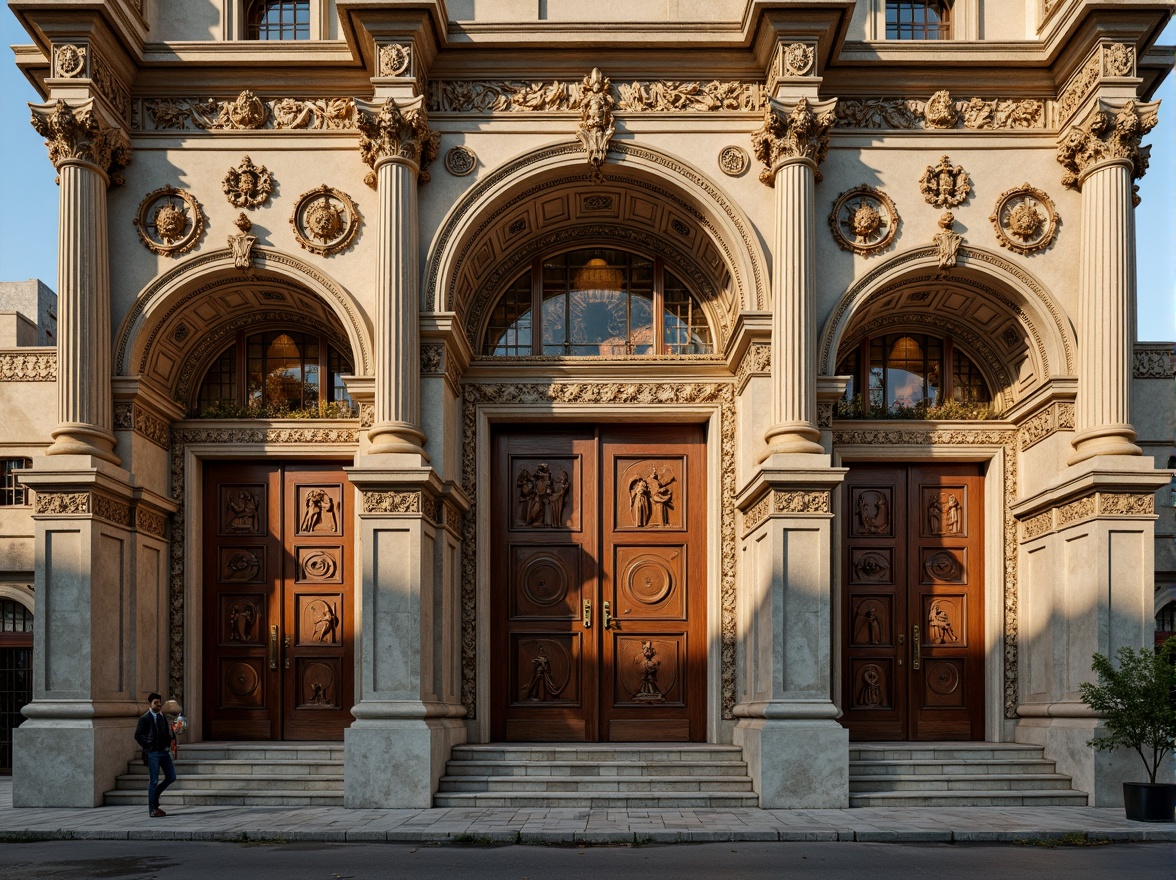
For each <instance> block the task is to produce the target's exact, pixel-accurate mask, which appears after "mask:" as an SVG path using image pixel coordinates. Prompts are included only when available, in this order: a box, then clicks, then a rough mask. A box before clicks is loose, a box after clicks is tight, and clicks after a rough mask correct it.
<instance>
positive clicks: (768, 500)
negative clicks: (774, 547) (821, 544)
mask: <svg viewBox="0 0 1176 880" xmlns="http://www.w3.org/2000/svg"><path fill="white" fill-rule="evenodd" d="M831 510H832V505H831V503H830V494H829V492H827V491H806V490H791V489H773V490H771V491H770V492H768V493H766V494H765V495H764V496H763V497H762V498H760V499H759V500H758V501H757V502H756V503H755V504H753V505H752V506H751V507H749V508H748V509H747V511H746V512H745V513H744V514H743V530H744V534H746V533H748V532H751V531H753V530H755V529H756V528H758V527H759V526H760V525H761V524H762V523H763V522H764V521H765V520H767V519H768V517H770V516H772V515H773V514H787V515H793V514H827V513H829V512H830V511H831Z"/></svg>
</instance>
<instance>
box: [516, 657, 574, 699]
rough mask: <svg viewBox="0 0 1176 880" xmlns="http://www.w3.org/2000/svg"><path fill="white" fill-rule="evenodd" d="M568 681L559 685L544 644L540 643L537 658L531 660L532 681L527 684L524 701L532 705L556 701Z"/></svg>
mask: <svg viewBox="0 0 1176 880" xmlns="http://www.w3.org/2000/svg"><path fill="white" fill-rule="evenodd" d="M566 684H567V680H566V679H565V680H564V683H563V684H557V683H556V681H555V677H554V676H553V675H552V673H551V658H550V657H548V656H547V652H546V651H545V650H544V649H543V642H538V643H537V646H536V648H535V656H534V657H532V658H531V680H530V681H529V682H527V685H526V692H525V693H524V695H523V696H524V699H527V700H530V701H531V702H532V703H536V702H544V701H546V700H554V699H555V698H556V697H558V696H559V695H560V693H561V692H562V691H563V689H564V686H565V685H566Z"/></svg>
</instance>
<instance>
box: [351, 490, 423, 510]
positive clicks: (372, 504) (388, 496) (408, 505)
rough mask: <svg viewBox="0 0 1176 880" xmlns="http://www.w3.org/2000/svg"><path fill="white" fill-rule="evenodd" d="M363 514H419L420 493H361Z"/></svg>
mask: <svg viewBox="0 0 1176 880" xmlns="http://www.w3.org/2000/svg"><path fill="white" fill-rule="evenodd" d="M362 495H363V507H362V510H363V512H364V513H420V512H421V492H420V491H419V490H418V491H413V492H394V491H393V492H363V493H362Z"/></svg>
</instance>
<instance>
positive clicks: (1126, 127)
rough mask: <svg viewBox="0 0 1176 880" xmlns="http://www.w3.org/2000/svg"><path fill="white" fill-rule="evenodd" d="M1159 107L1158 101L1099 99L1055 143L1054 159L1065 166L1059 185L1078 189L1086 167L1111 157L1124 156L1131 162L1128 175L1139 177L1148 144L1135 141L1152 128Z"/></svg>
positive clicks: (1112, 158) (1144, 161)
mask: <svg viewBox="0 0 1176 880" xmlns="http://www.w3.org/2000/svg"><path fill="white" fill-rule="evenodd" d="M1159 107H1160V102H1159V101H1155V102H1153V103H1151V104H1137V103H1135V102H1134V101H1128V102H1127V103H1126V104H1123V105H1121V106H1120V105H1115V104H1112V103H1110V102H1108V101H1101V102H1099V107H1098V109H1097V110H1096V111H1095V112H1094V113H1092V114H1091V115H1090V116H1089V117H1088V118H1087V119H1086V120H1085V121H1084V122H1082V123H1080V124H1078V125H1075V126H1073V127H1071V128H1070V130H1069V131H1067V132H1066V133H1065V135H1063V137H1062V141H1061V143H1060V144H1058V162H1060V163H1061V165H1062V167H1063V168H1065V169H1066V174H1065V176H1064V177H1063V178H1062V183H1063V185H1065V186H1068V187H1070V188H1071V189H1078V188H1079V186H1080V185H1081V182H1082V176H1083V175H1084V174H1085V173H1086V171H1087V170H1088V169H1089V168H1092V167H1093V166H1095V165H1097V164H1099V163H1101V162H1108V161H1111V160H1114V159H1126V160H1127V161H1128V162H1130V163H1131V176H1132V177H1133V178H1136V179H1138V178H1140V177H1143V175H1144V174H1145V173H1147V160H1148V153H1149V152H1150V151H1151V147H1141V146H1140V145H1139V142H1140V141H1141V140H1142V139H1143V136H1144V135H1146V134H1147V133H1148V132H1149V131H1151V130H1152V129H1153V128H1155V126H1156V121H1157V119H1158V116H1157V113H1158V111H1159Z"/></svg>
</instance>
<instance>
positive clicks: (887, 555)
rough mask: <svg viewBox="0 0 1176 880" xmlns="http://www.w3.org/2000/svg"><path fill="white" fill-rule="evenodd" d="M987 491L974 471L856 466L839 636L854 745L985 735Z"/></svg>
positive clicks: (849, 496)
mask: <svg viewBox="0 0 1176 880" xmlns="http://www.w3.org/2000/svg"><path fill="white" fill-rule="evenodd" d="M982 487H983V478H982V476H981V475H980V471H979V468H978V466H976V465H934V466H933V465H926V466H906V465H855V466H853V467H852V468H851V470H850V473H849V475H848V477H847V479H846V483H845V499H846V511H845V524H844V528H843V541H842V544H843V548H844V551H843V555H842V585H843V586H842V638H841V643H842V673H841V675H842V707H843V711H844V714H843V715H842V719H841V720H842V723H843V724H844V725H845V726H846V727H848V728H849V731H850V738H851V739H854V740H923V741H928V740H967V739H982V738H983V735H984V725H983V720H984V719H983V699H984V656H983V646H982V636H983V614H982V601H983V582H982V573H983V559H982V553H983V549H982V546H983V545H982V540H981V538H982V531H983V529H982V510H983V503H982Z"/></svg>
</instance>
